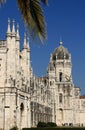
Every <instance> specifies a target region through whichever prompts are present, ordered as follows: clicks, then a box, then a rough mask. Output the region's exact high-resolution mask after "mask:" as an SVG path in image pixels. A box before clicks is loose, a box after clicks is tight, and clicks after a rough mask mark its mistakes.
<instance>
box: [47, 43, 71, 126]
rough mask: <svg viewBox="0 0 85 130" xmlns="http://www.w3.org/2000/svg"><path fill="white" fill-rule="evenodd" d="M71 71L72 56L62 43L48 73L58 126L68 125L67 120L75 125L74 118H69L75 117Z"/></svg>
mask: <svg viewBox="0 0 85 130" xmlns="http://www.w3.org/2000/svg"><path fill="white" fill-rule="evenodd" d="M71 71H72V63H71V55H70V54H69V52H68V50H67V49H66V48H65V47H64V46H63V45H62V42H61V41H60V43H59V47H58V48H56V49H55V50H54V53H53V54H51V57H50V63H49V66H48V71H47V75H48V79H49V86H50V88H51V89H52V92H53V96H54V100H53V101H54V103H53V107H54V109H53V110H54V111H53V113H54V114H53V121H55V120H56V123H57V124H58V125H62V124H63V123H66V122H67V120H69V123H73V122H72V121H73V116H71V117H70V116H67V115H73V110H72V109H73V106H72V103H73V102H72V99H73V97H72V96H73V95H72V91H73V82H72V72H71ZM55 104H56V105H55ZM55 113H56V114H55ZM66 116H67V117H66Z"/></svg>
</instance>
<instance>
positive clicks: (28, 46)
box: [27, 37, 30, 51]
mask: <svg viewBox="0 0 85 130" xmlns="http://www.w3.org/2000/svg"><path fill="white" fill-rule="evenodd" d="M27 48H28V51H30V45H29V37H27Z"/></svg>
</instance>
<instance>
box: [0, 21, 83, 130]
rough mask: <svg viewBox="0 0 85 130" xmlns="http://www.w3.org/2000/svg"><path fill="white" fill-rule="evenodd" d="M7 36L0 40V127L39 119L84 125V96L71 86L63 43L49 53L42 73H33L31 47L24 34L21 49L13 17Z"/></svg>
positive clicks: (69, 64) (25, 124)
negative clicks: (39, 76)
mask: <svg viewBox="0 0 85 130" xmlns="http://www.w3.org/2000/svg"><path fill="white" fill-rule="evenodd" d="M12 24H13V25H12V30H11V29H10V20H8V29H7V33H6V40H0V128H2V129H4V130H9V129H10V128H11V127H13V126H16V125H17V126H18V128H19V129H21V128H23V127H35V126H36V125H37V123H38V122H39V121H42V122H55V123H56V124H57V125H59V126H61V125H71V124H73V125H84V126H85V119H84V117H85V96H81V95H80V88H79V87H76V86H74V83H73V79H72V62H71V54H70V53H69V52H68V50H67V49H66V48H65V47H64V46H63V45H62V42H61V41H60V43H59V47H58V48H56V49H55V50H54V52H53V54H51V56H50V61H49V64H48V67H47V72H46V76H45V77H41V78H38V77H35V76H34V74H33V70H32V67H31V63H30V47H29V41H27V38H26V34H24V42H23V49H22V50H21V51H20V36H19V27H18V25H17V29H16V30H15V24H14V21H13V22H12Z"/></svg>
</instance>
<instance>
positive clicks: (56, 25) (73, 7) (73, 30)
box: [0, 0, 85, 94]
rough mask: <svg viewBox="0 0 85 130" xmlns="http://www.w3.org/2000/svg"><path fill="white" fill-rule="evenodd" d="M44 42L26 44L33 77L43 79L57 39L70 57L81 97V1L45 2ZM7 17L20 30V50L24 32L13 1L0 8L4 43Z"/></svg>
mask: <svg viewBox="0 0 85 130" xmlns="http://www.w3.org/2000/svg"><path fill="white" fill-rule="evenodd" d="M44 15H45V19H46V25H47V37H48V38H47V41H46V43H45V44H44V45H38V43H37V42H36V41H34V42H32V41H31V40H30V48H31V61H32V62H31V64H32V67H33V70H34V74H35V75H37V76H44V75H45V74H46V68H47V66H48V63H49V58H50V54H51V53H53V51H54V49H55V48H57V47H58V45H59V41H60V39H62V41H63V45H64V46H65V47H66V48H68V50H69V52H70V53H71V55H72V66H73V68H72V75H73V81H74V84H75V85H76V86H79V87H80V88H81V93H82V94H85V0H49V5H48V7H44ZM8 17H9V18H10V19H11V20H12V19H15V21H16V23H19V26H20V37H21V47H22V44H23V35H24V31H25V27H24V23H23V21H22V17H21V14H20V12H19V10H18V8H17V2H16V0H7V3H6V4H5V5H4V6H2V7H1V8H0V39H1V40H2V39H5V35H6V31H7V20H8Z"/></svg>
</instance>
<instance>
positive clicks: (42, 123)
mask: <svg viewBox="0 0 85 130" xmlns="http://www.w3.org/2000/svg"><path fill="white" fill-rule="evenodd" d="M37 127H47V124H46V123H45V122H38V124H37Z"/></svg>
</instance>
